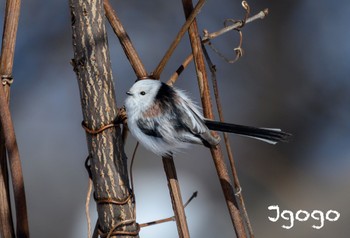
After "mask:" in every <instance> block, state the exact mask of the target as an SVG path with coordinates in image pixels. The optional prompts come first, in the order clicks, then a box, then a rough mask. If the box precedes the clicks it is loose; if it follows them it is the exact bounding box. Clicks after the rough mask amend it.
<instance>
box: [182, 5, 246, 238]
mask: <svg viewBox="0 0 350 238" xmlns="http://www.w3.org/2000/svg"><path fill="white" fill-rule="evenodd" d="M182 3H183V6H184V11H185V15H186V17H188V15H189V13H190V12H191V11H192V9H193V4H192V0H182ZM188 32H189V37H190V41H191V46H192V53H193V58H194V63H195V67H196V72H197V77H198V85H199V89H200V97H201V100H202V105H203V111H204V116H205V117H207V118H209V119H213V117H214V116H213V110H212V105H211V100H210V93H209V86H208V78H207V73H206V69H205V63H204V56H203V51H202V47H201V40H200V38H199V33H198V28H197V23H196V21H193V22H192V24H191V26H190V28H189V31H188ZM210 151H211V154H212V157H213V160H214V164H215V166H216V170H217V173H218V176H219V179H220V183H221V186H222V189H223V192H224V195H225V199H226V204H227V207H228V210H229V212H230V216H231V220H232V223H233V225H234V228H235V232H236V236H237V237H239V238H245V237H247V235H246V232H245V228H244V224H243V221H242V217H241V215H240V212H239V208H238V205H237V201H236V199H235V196H234V190H233V187H232V182H231V179H230V177H229V175H228V171H227V167H226V165H225V162H224V159H223V155H222V151H221V148H220V146H217V147H216V148H212V149H211V150H210Z"/></svg>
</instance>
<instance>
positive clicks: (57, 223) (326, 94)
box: [0, 0, 350, 238]
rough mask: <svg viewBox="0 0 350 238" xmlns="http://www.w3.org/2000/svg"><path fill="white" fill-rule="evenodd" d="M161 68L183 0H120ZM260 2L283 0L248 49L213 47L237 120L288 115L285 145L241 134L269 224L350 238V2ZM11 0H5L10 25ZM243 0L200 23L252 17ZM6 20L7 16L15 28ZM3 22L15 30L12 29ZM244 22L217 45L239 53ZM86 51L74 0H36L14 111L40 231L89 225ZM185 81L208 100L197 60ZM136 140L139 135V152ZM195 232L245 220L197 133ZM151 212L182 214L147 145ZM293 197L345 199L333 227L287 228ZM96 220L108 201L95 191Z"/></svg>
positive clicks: (123, 82)
mask: <svg viewBox="0 0 350 238" xmlns="http://www.w3.org/2000/svg"><path fill="white" fill-rule="evenodd" d="M111 2H112V4H113V6H114V7H115V9H116V11H117V13H118V14H119V17H120V19H121V21H122V22H123V24H124V27H125V28H126V30H127V32H128V34H129V36H130V37H131V39H132V41H133V43H134V45H135V47H136V49H137V51H138V52H139V54H140V57H141V59H142V60H143V62H144V64H145V66H146V68H147V70H148V71H149V72H151V71H152V70H153V69H154V68H155V67H156V66H157V64H158V62H159V61H160V59H161V58H162V56H163V54H164V52H165V51H166V49H167V48H168V46H169V45H170V43H171V41H172V39H173V38H174V36H175V35H176V33H177V31H178V30H179V29H180V27H181V25H182V24H183V22H184V13H183V10H182V4H181V1H161V0H154V1H134V0H129V1H111ZM248 3H249V4H250V7H251V9H252V14H255V13H257V12H259V11H260V10H263V9H264V8H269V11H270V14H269V16H268V17H267V18H266V19H264V20H258V21H255V22H253V23H250V24H247V25H246V26H245V27H244V29H243V37H244V38H243V40H244V41H243V49H244V53H245V54H244V57H242V58H241V59H240V60H239V61H238V62H237V63H235V64H227V63H226V62H225V61H223V60H222V59H221V58H220V57H218V56H217V55H215V54H214V53H213V52H212V51H211V50H210V49H208V50H209V53H210V55H211V57H212V60H213V61H214V63H215V64H216V66H217V70H218V73H217V78H218V81H219V89H220V94H221V99H222V103H223V108H224V113H225V119H226V121H227V122H233V123H237V124H245V125H253V126H262V127H279V128H283V129H284V130H285V131H288V132H291V133H292V134H293V139H292V141H291V142H289V143H286V144H278V145H276V146H271V145H268V144H265V143H261V142H259V141H254V140H251V139H246V138H241V137H238V136H234V135H231V136H230V139H231V144H232V148H233V151H234V157H235V160H236V166H237V169H238V174H239V178H240V182H241V185H242V187H243V195H244V198H245V201H246V207H247V210H248V213H249V216H250V219H251V222H252V226H253V229H254V231H255V234H256V237H281V236H282V237H308V238H316V237H317V238H321V237H322V238H323V237H337V238H343V237H348V225H349V221H350V208H349V206H348V203H349V201H350V187H349V182H348V181H349V180H350V173H349V169H350V146H349V145H350V144H349V142H350V123H349V119H350V110H349V105H350V93H349V89H350V80H349V75H350V67H349V62H350V44H349V42H350V31H349V27H348V22H349V20H350V14H349V13H350V2H349V1H346V0H339V1H337V2H336V3H334V2H332V1H326V0H318V1H316V0H314V1H311V0H303V1H301V0H289V1H267V0H260V1H248ZM4 7H5V1H1V3H0V14H1V15H0V16H1V17H0V18H1V19H0V23H1V26H2V25H3V13H4ZM243 16H244V10H243V8H242V7H241V2H240V1H229V0H222V1H208V2H207V3H206V5H205V6H204V8H203V10H202V11H201V13H200V15H199V16H198V24H199V29H201V30H203V29H207V30H208V31H209V32H212V31H216V30H218V29H220V28H221V27H222V26H223V21H224V19H226V18H233V19H241V18H242V17H243ZM1 31H2V29H1ZM108 31H109V33H110V34H109V44H110V50H111V60H112V67H113V74H114V82H115V89H116V94H117V104H118V106H122V105H123V101H124V99H125V92H126V91H127V89H128V88H129V87H130V86H131V85H132V84H133V82H134V81H135V75H134V73H133V70H132V69H131V67H130V65H129V63H128V61H127V59H126V57H125V56H124V54H123V52H122V49H121V47H120V45H119V42H118V40H117V38H116V37H115V36H114V34H113V32H112V31H111V28H110V27H109V26H108ZM1 33H2V32H1ZM237 43H238V35H237V33H236V32H230V33H228V34H226V35H224V36H222V37H220V38H218V39H216V40H214V41H213V44H215V46H216V47H217V48H219V49H220V51H221V52H223V53H224V54H225V55H226V56H227V57H230V58H233V57H234V51H233V49H234V48H235V47H236V46H237ZM190 51H191V49H190V45H189V41H188V37H187V35H186V36H185V37H184V39H183V40H182V42H181V44H180V46H179V47H178V49H177V50H176V52H175V54H174V56H173V57H172V58H171V60H170V62H169V64H168V65H167V67H166V69H165V71H164V72H163V74H162V80H164V81H165V80H167V79H168V78H169V76H170V75H171V74H172V73H173V72H174V71H175V70H176V69H177V67H178V66H179V65H180V64H181V63H182V61H183V60H184V59H185V57H186V56H187V55H188V54H189V53H190ZM72 57H73V51H72V40H71V26H70V11H69V4H68V1H39V0H31V1H23V2H22V10H21V16H20V23H19V29H18V34H17V44H16V55H15V62H14V77H15V82H14V84H13V86H12V88H11V110H12V114H13V120H14V123H15V130H16V134H17V139H18V143H19V148H20V153H21V158H22V164H23V172H24V178H25V186H26V193H27V202H28V210H29V219H30V230H31V236H32V237H46V236H47V235H50V236H52V237H86V236H87V223H86V219H85V213H84V204H85V196H86V191H87V184H88V175H87V173H86V171H85V168H84V160H85V158H86V156H87V146H86V140H85V133H84V131H83V129H82V128H81V126H80V122H81V121H82V113H81V107H80V99H79V90H78V85H77V82H76V76H75V74H74V72H73V70H72V67H71V65H70V63H69V62H70V59H71V58H72ZM176 85H177V87H179V88H183V89H186V90H187V91H188V92H189V93H190V94H191V95H192V97H193V98H194V99H195V100H196V101H198V102H199V101H200V100H199V92H198V88H197V82H196V75H195V71H194V70H193V64H191V65H190V66H189V68H188V69H187V70H186V71H185V72H184V73H183V74H182V75H181V76H180V78H179V80H178V82H177V84H176ZM135 144H136V141H135V140H134V139H133V138H132V137H131V136H130V137H129V139H128V142H127V144H126V147H125V151H126V153H127V155H128V157H129V158H131V154H132V151H133V148H134V146H135ZM175 162H176V165H177V170H178V177H179V181H180V185H181V189H182V196H183V199H184V200H186V199H187V198H188V197H190V196H191V194H192V193H193V192H194V191H198V192H199V196H198V198H196V199H195V200H194V201H192V202H191V204H190V205H189V206H188V207H187V208H186V213H187V219H188V224H189V229H190V233H191V235H192V237H203V238H209V237H218V236H220V237H234V230H233V228H232V225H231V221H230V218H229V215H228V211H227V208H226V204H225V202H224V199H223V195H222V191H221V187H220V185H219V181H218V177H217V175H216V172H215V167H214V164H213V162H212V159H211V156H210V153H208V150H207V149H205V148H203V147H200V146H194V147H191V149H189V150H187V151H185V152H184V153H180V154H178V155H176V158H175ZM134 180H135V193H136V198H137V220H138V222H139V223H143V222H148V221H153V220H156V219H161V218H166V217H170V216H172V214H173V213H172V208H171V202H170V197H169V193H168V189H167V183H166V178H165V175H164V171H163V167H162V162H161V160H160V159H159V158H157V157H156V156H154V155H153V154H151V153H149V152H147V151H145V150H144V149H143V148H140V150H139V152H138V156H137V158H136V161H135V167H134ZM271 205H278V206H279V207H280V209H281V210H291V211H293V212H294V214H295V213H296V212H297V211H298V210H300V209H301V210H306V211H308V212H310V213H311V212H312V211H313V210H320V211H323V212H324V213H326V212H327V211H328V210H336V211H338V212H339V213H340V218H339V220H338V221H336V222H329V221H325V224H324V227H323V228H321V229H319V230H317V229H314V228H312V225H319V224H320V221H316V220H314V219H312V218H311V217H310V219H309V220H308V221H306V222H299V221H295V224H294V227H293V228H291V229H289V230H286V229H283V228H282V227H281V226H282V225H289V224H290V222H289V221H285V220H283V219H280V220H279V221H277V222H276V223H273V222H271V221H269V219H268V216H275V213H274V212H271V211H269V210H268V207H269V206H271ZM91 216H92V221H93V223H94V222H95V220H96V212H95V206H94V204H93V203H92V204H91ZM140 237H143V238H146V237H168V238H175V237H177V231H176V225H175V223H174V222H170V223H167V224H161V225H157V226H152V227H147V228H144V229H142V230H141V233H140Z"/></svg>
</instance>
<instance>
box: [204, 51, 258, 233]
mask: <svg viewBox="0 0 350 238" xmlns="http://www.w3.org/2000/svg"><path fill="white" fill-rule="evenodd" d="M203 53H204V56H205V58H206V61H207V63H208V66H209V70H210V72H211V79H212V84H213V90H214V96H215V102H216V107H217V110H218V114H219V119H220V121H221V122H224V121H225V120H224V114H223V110H222V105H221V100H220V94H219V87H218V82H217V79H216V67H215V65H214V64H213V63H212V61H211V59H210V57H209V54H208V52H207V51H206V49H205V47H203ZM223 134H224V142H225V147H226V152H227V155H228V158H229V161H230V167H231V170H232V176H233V182H234V184H235V190H236V191H238V192H236V193H235V194H236V196H237V197H238V198H239V202H240V205H241V208H242V212H243V216H244V218H245V219H244V220H245V222H246V224H247V227H248V232H249V237H250V238H253V237H254V233H253V228H252V225H251V223H250V220H249V216H248V212H247V210H246V207H245V202H244V199H243V195H242V192H241V190H242V189H241V184H240V182H239V178H238V173H237V170H236V166H235V162H234V159H233V153H232V149H231V146H230V139H229V137H228V134H227V133H226V132H224V133H223Z"/></svg>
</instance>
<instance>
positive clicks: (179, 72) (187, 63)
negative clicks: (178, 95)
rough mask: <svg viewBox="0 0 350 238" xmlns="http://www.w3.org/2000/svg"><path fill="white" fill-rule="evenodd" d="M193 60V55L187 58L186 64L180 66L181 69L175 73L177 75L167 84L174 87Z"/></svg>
mask: <svg viewBox="0 0 350 238" xmlns="http://www.w3.org/2000/svg"><path fill="white" fill-rule="evenodd" d="M192 60H193V54H190V55H189V56H187V58H186V59H185V60H184V62H183V63H182V64H181V65H180V67H179V68H178V69H177V70H176V71H175V73H174V74H173V75H172V76H171V77H170V79H169V80H168V81H167V82H166V83H167V84H168V85H170V86H172V85H174V83H175V82H176V80H177V79H178V78H179V75H180V74H181V73H182V72H183V71H184V69H186V67H187V66H188V65H189V63H190V62H191V61H192Z"/></svg>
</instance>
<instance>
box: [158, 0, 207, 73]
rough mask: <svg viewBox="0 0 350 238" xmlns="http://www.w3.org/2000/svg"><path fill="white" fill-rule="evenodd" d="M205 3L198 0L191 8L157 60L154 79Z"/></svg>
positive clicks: (202, 0) (203, 0)
mask: <svg viewBox="0 0 350 238" xmlns="http://www.w3.org/2000/svg"><path fill="white" fill-rule="evenodd" d="M204 3H205V0H199V1H198V3H197V5H196V6H195V8H193V10H192V12H191V13H190V14H189V16H188V18H187V19H186V22H185V24H184V25H183V26H182V27H181V29H180V31H179V32H178V33H177V35H176V37H175V39H174V41H173V42H172V43H171V45H170V47H169V49H168V50H167V52H166V53H165V55H164V57H163V58H162V60H161V61H160V62H159V64H158V66H157V68H156V69H155V70H154V71H153V73H152V76H153V78H155V79H159V77H160V75H161V73H162V71H163V69H164V67H165V65H166V63H167V62H168V60H169V59H170V57H171V55H172V54H173V52H174V50H175V48H176V47H177V45H178V44H179V42H180V40H181V39H182V37H183V35H184V34H185V33H186V31H187V30H188V27H189V26H190V25H191V23H192V21H193V20H194V19H195V18H196V16H197V15H198V13H199V12H200V10H201V9H202V7H203V5H204Z"/></svg>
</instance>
